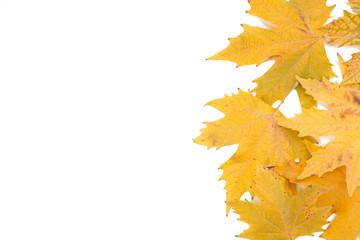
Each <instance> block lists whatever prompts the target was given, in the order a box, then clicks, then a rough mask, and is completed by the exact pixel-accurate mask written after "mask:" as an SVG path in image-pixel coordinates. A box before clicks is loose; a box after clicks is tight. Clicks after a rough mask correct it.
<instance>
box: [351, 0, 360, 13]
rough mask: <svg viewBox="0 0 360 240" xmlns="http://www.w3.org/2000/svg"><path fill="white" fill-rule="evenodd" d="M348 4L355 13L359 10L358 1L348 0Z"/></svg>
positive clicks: (359, 3)
mask: <svg viewBox="0 0 360 240" xmlns="http://www.w3.org/2000/svg"><path fill="white" fill-rule="evenodd" d="M348 4H349V5H350V6H351V8H352V9H353V10H355V11H358V10H360V1H359V0H349V2H348Z"/></svg>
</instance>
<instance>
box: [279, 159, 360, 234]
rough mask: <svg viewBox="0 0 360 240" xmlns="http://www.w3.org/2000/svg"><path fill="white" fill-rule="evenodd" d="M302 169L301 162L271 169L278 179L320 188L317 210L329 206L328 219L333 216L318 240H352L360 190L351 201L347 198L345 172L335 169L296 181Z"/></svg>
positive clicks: (358, 221)
mask: <svg viewBox="0 0 360 240" xmlns="http://www.w3.org/2000/svg"><path fill="white" fill-rule="evenodd" d="M305 166H306V163H305V161H301V162H299V163H295V162H289V163H288V164H287V165H286V166H280V167H277V168H275V171H276V172H277V173H279V174H280V175H281V176H284V177H288V178H290V181H291V182H294V183H299V184H302V185H304V186H310V185H313V184H320V189H321V191H322V192H324V193H323V194H322V195H320V197H319V199H318V201H317V206H318V207H326V206H331V207H332V209H331V211H330V213H329V215H330V214H333V213H336V217H335V219H334V220H333V221H332V222H331V224H330V226H329V227H328V228H327V229H326V230H325V232H324V233H323V234H322V235H321V237H323V238H325V239H327V240H338V239H347V240H351V239H352V240H356V237H357V235H358V234H359V232H360V218H359V216H360V189H357V190H356V191H355V193H354V194H353V196H352V197H350V196H348V194H347V191H346V168H345V167H340V168H337V169H335V170H334V171H333V172H328V173H325V174H324V175H323V176H322V177H318V176H311V177H308V178H304V179H300V180H299V179H297V177H298V176H299V175H300V174H301V172H302V171H303V169H304V167H305Z"/></svg>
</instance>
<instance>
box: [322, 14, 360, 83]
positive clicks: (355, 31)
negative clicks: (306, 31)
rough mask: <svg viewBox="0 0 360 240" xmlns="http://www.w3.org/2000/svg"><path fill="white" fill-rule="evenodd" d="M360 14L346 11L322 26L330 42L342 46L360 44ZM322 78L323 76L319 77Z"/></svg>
mask: <svg viewBox="0 0 360 240" xmlns="http://www.w3.org/2000/svg"><path fill="white" fill-rule="evenodd" d="M359 25H360V15H357V14H352V13H350V12H348V11H344V16H343V17H341V18H339V19H337V20H334V21H332V22H331V23H329V24H327V25H326V26H324V27H322V28H321V30H323V31H324V32H325V33H326V34H327V35H328V37H329V38H330V41H329V43H338V44H339V45H340V47H341V46H345V45H359V44H360V38H359V35H360V29H359ZM319 79H321V78H319Z"/></svg>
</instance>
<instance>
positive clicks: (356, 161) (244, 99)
mask: <svg viewBox="0 0 360 240" xmlns="http://www.w3.org/2000/svg"><path fill="white" fill-rule="evenodd" d="M249 3H250V6H251V10H250V11H248V13H249V14H251V15H253V16H256V17H259V18H261V19H263V20H264V21H267V22H268V23H269V24H267V25H269V26H271V27H269V28H268V29H264V28H260V27H253V26H249V25H243V29H244V31H243V33H242V34H240V35H239V36H238V37H236V38H232V39H230V45H229V46H228V47H227V48H225V49H224V50H222V51H221V52H219V53H218V54H216V55H214V56H213V57H211V58H209V59H210V60H227V61H232V62H235V63H236V64H237V66H243V65H250V64H256V65H257V66H258V65H260V64H262V63H264V62H266V61H268V60H274V62H275V63H274V65H273V66H272V67H271V68H270V69H269V70H268V71H267V72H266V73H265V74H264V75H263V76H261V77H260V78H258V79H255V80H254V81H255V83H257V84H258V85H257V87H256V88H255V89H254V90H253V91H251V92H243V91H241V90H239V92H238V93H237V94H233V95H231V96H226V95H225V97H224V98H221V99H216V100H213V101H211V102H209V103H208V105H209V106H212V107H214V108H215V109H217V110H219V111H221V112H222V113H224V114H225V116H224V117H223V118H221V119H219V120H217V121H214V122H206V123H205V125H206V128H204V129H202V130H201V135H200V136H199V137H198V138H196V139H195V140H194V142H195V143H198V144H201V145H205V146H207V147H208V148H213V147H214V148H216V149H220V148H222V147H224V146H228V145H234V144H237V145H238V148H237V151H236V152H235V153H234V155H233V156H232V157H231V158H230V159H229V160H228V161H226V162H225V163H224V164H222V165H221V166H220V169H222V170H223V174H222V176H221V178H220V180H225V181H226V185H225V189H226V213H227V214H228V213H229V211H230V209H231V208H233V209H234V210H235V212H236V213H238V214H239V215H240V220H241V221H245V222H247V223H249V224H250V229H248V230H246V231H244V232H243V233H242V234H240V235H239V236H238V237H241V238H249V239H255V240H275V239H276V240H294V239H295V238H296V237H298V236H303V235H311V234H312V233H313V232H317V231H322V226H323V225H324V224H326V223H327V221H326V219H327V218H328V217H329V216H330V215H332V214H334V213H335V214H336V217H335V218H334V220H333V221H332V222H331V223H330V225H329V227H328V228H327V229H326V230H325V232H324V233H323V234H322V235H321V237H323V238H325V239H327V240H335V239H336V240H338V239H346V240H348V239H349V240H355V239H356V237H357V235H358V234H359V232H360V205H359V204H360V53H355V54H353V55H352V58H351V59H350V60H349V61H346V62H345V61H344V60H343V59H342V57H341V56H340V55H339V54H338V60H339V66H340V69H341V73H342V76H343V81H342V82H341V84H340V85H339V84H338V83H334V84H333V83H331V82H330V81H329V80H328V79H329V78H331V77H334V76H335V74H334V73H333V72H332V70H331V66H332V65H331V64H330V62H329V60H328V58H327V56H326V53H325V47H324V44H325V40H326V41H327V40H329V41H328V42H330V43H335V44H338V45H339V46H346V45H359V44H360V14H353V13H350V12H347V11H344V16H343V17H340V18H339V19H337V20H334V21H332V22H330V23H328V24H327V25H325V26H324V23H325V22H326V21H327V20H328V18H329V17H330V13H331V11H332V9H333V7H334V6H332V7H328V6H326V1H325V0H249ZM348 4H349V5H350V6H351V7H352V9H353V10H354V12H358V11H359V10H360V0H349V2H348ZM293 90H296V91H297V94H298V96H299V101H300V103H301V106H302V113H301V114H297V115H296V116H295V117H294V118H290V119H289V118H286V117H285V116H284V115H282V114H281V112H280V110H279V108H280V106H281V105H282V104H283V103H284V101H285V100H286V98H287V96H288V94H290V93H291V92H292V91H293ZM277 100H280V105H278V107H277V108H274V107H272V105H273V104H274V102H275V101H277ZM317 104H320V105H321V106H325V107H326V108H327V110H320V109H318V108H315V106H317ZM322 136H328V137H329V136H331V137H333V138H332V140H331V141H330V142H329V143H328V144H326V145H325V146H319V145H318V144H317V140H318V139H316V137H322ZM299 189H302V190H299ZM246 191H249V192H250V194H251V196H252V197H255V196H256V197H257V198H258V199H259V200H260V204H255V203H254V202H253V203H251V202H248V201H240V198H241V196H242V195H243V194H244V193H245V192H246Z"/></svg>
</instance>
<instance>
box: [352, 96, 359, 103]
mask: <svg viewBox="0 0 360 240" xmlns="http://www.w3.org/2000/svg"><path fill="white" fill-rule="evenodd" d="M353 101H354V103H356V104H358V105H360V98H359V97H358V96H356V95H354V96H353Z"/></svg>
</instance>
